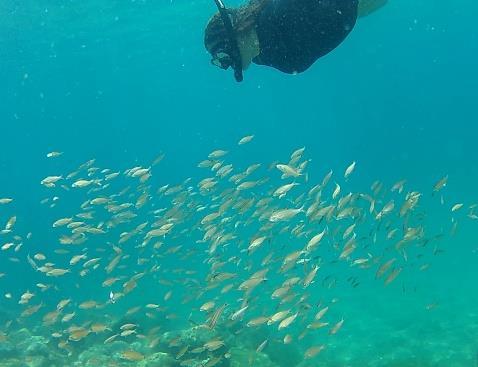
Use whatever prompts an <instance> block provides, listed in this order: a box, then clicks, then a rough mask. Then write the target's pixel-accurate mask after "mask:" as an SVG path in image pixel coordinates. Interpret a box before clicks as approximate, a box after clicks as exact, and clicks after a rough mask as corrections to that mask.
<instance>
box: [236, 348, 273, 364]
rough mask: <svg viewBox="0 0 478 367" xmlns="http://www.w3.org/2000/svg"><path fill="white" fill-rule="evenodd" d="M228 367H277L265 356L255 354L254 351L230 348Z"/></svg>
mask: <svg viewBox="0 0 478 367" xmlns="http://www.w3.org/2000/svg"><path fill="white" fill-rule="evenodd" d="M230 353H231V358H230V362H231V364H230V367H244V366H254V367H278V365H277V364H275V363H274V362H272V361H271V360H270V358H269V356H268V355H267V354H264V353H257V352H256V351H255V350H248V349H241V348H231V350H230Z"/></svg>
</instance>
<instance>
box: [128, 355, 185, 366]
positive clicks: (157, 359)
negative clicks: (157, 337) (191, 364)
mask: <svg viewBox="0 0 478 367" xmlns="http://www.w3.org/2000/svg"><path fill="white" fill-rule="evenodd" d="M137 366H138V367H174V366H177V361H176V360H175V359H174V358H173V357H171V356H170V355H169V354H167V353H154V354H151V355H149V356H147V357H146V358H145V359H144V360H142V361H141V362H139V363H138V364H137Z"/></svg>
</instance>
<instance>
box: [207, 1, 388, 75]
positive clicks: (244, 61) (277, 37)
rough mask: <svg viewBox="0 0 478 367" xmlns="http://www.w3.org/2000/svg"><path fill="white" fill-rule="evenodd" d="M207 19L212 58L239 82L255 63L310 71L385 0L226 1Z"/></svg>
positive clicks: (291, 69)
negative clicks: (239, 4) (241, 3)
mask: <svg viewBox="0 0 478 367" xmlns="http://www.w3.org/2000/svg"><path fill="white" fill-rule="evenodd" d="M214 1H215V3H216V6H217V8H218V10H219V11H218V13H216V14H215V15H214V16H213V17H212V18H211V19H210V20H209V22H208V24H207V26H206V29H205V35H204V45H205V47H206V49H207V51H208V52H209V53H210V54H211V55H212V60H211V62H212V63H213V64H214V65H216V66H218V67H220V68H222V69H228V68H229V67H232V68H233V70H234V76H235V78H236V80H237V81H238V82H240V81H242V79H243V75H242V72H243V70H245V69H247V68H248V66H249V65H250V64H251V63H255V64H258V65H265V66H270V67H273V68H275V69H278V70H280V71H282V72H284V73H288V74H297V73H302V72H304V71H305V70H307V69H308V68H309V67H310V66H311V65H312V64H314V62H315V61H317V59H319V58H321V57H322V56H324V55H326V54H328V53H329V52H331V51H332V50H333V49H335V48H336V47H337V46H339V45H340V44H341V43H342V42H343V41H344V40H345V38H346V37H347V36H348V34H349V33H350V32H351V31H352V29H353V28H354V26H355V23H356V21H357V18H358V17H360V16H365V15H368V14H370V13H371V12H373V11H375V10H377V9H379V8H381V7H382V6H383V5H385V4H386V3H387V0H250V2H249V3H248V4H247V5H245V6H242V7H240V8H237V9H227V8H226V7H225V6H224V3H223V2H222V0H214Z"/></svg>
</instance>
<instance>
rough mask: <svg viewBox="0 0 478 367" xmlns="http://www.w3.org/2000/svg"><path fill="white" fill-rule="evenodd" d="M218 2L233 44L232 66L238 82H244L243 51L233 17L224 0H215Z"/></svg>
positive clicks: (218, 7) (230, 41)
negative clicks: (238, 40) (233, 23)
mask: <svg viewBox="0 0 478 367" xmlns="http://www.w3.org/2000/svg"><path fill="white" fill-rule="evenodd" d="M214 2H215V3H216V6H217V9H218V10H219V14H220V15H221V19H222V22H223V23H224V28H225V29H226V34H227V37H228V38H229V44H230V45H231V50H230V51H231V55H230V56H231V60H232V68H233V69H234V78H236V81H237V82H242V80H243V76H242V60H241V52H240V51H239V45H238V43H237V37H236V33H235V32H234V28H233V27H232V22H231V18H230V17H229V14H228V11H227V9H226V6H225V5H224V3H223V2H222V0H214Z"/></svg>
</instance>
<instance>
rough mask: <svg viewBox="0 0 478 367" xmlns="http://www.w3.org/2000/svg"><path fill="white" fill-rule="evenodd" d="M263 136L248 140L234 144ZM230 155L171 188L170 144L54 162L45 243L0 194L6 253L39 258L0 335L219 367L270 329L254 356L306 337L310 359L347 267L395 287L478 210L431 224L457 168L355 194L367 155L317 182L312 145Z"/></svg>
mask: <svg viewBox="0 0 478 367" xmlns="http://www.w3.org/2000/svg"><path fill="white" fill-rule="evenodd" d="M253 140H254V136H253V135H249V136H246V137H244V138H242V139H240V140H239V142H238V147H237V148H236V149H247V145H248V144H250V143H251V142H252V141H253ZM229 155H230V152H229V151H226V150H222V149H218V150H214V151H212V152H211V153H210V154H209V155H208V156H207V157H206V159H204V160H202V161H201V162H199V163H198V167H199V169H200V175H201V178H200V179H198V178H197V176H195V178H187V179H185V180H184V181H183V182H181V183H179V184H175V185H173V184H166V183H165V184H158V182H161V181H163V180H164V178H165V177H167V175H166V173H163V172H162V171H161V164H160V163H161V161H162V160H163V159H164V154H161V155H160V156H159V157H158V158H157V159H156V160H155V161H154V162H152V163H151V165H149V166H145V167H143V166H135V167H132V168H128V169H126V170H121V171H120V170H112V169H108V168H101V167H99V166H98V165H97V162H96V161H95V160H94V159H93V160H89V161H87V162H85V163H84V164H82V165H80V166H79V167H78V168H76V169H74V170H73V171H71V172H67V173H58V172H56V173H55V172H54V173H53V174H51V175H48V176H46V177H44V178H43V179H42V180H41V181H40V184H41V185H42V186H44V190H45V192H46V193H47V197H46V198H44V199H43V200H41V204H42V207H43V208H44V209H45V210H48V211H50V212H51V213H55V214H57V213H62V215H57V216H56V217H55V219H54V220H53V221H52V222H51V224H50V227H49V228H45V231H48V232H51V233H53V234H54V236H55V238H56V240H55V241H53V242H52V243H48V244H47V245H39V244H36V243H35V233H34V232H31V233H30V232H29V231H28V230H27V231H25V233H26V234H20V233H18V232H17V225H16V223H17V219H18V218H20V217H22V218H23V220H25V218H26V219H28V213H16V214H15V215H13V216H10V217H8V218H3V213H2V208H6V207H9V206H14V205H15V198H9V197H4V198H0V220H4V225H3V229H1V230H0V241H1V242H0V248H1V251H0V256H1V262H2V263H3V264H6V263H7V262H9V263H11V264H10V265H9V268H12V266H13V267H15V266H19V267H20V265H23V266H27V267H28V272H29V274H30V275H28V276H29V277H31V279H32V280H33V281H32V283H31V286H30V287H28V288H26V289H21V290H19V289H14V288H12V289H10V288H9V282H12V280H13V279H14V278H15V277H16V276H17V275H18V274H16V273H15V271H8V272H3V270H2V269H0V271H1V273H0V282H2V283H1V284H2V290H3V294H2V298H3V300H2V301H1V303H0V305H1V307H2V308H8V309H10V310H12V311H11V312H12V313H13V315H12V317H11V319H9V320H7V321H6V322H5V323H3V324H2V325H0V334H1V335H2V336H3V337H4V338H6V339H8V335H9V333H10V332H11V331H12V330H13V329H14V328H15V327H17V326H18V325H23V326H25V325H28V327H30V328H32V329H34V330H35V333H38V334H42V335H48V336H49V338H50V340H51V342H52V343H51V344H53V345H54V346H55V348H57V349H58V351H60V352H61V353H64V354H65V356H67V357H68V358H72V360H74V358H75V355H77V353H78V352H79V351H80V350H81V348H82V345H83V344H82V343H85V342H87V341H91V342H95V343H98V342H101V343H105V344H108V343H115V342H116V341H119V340H123V341H128V342H130V341H133V340H134V341H141V342H142V345H143V347H142V349H141V350H135V349H134V348H128V349H125V350H123V351H122V353H121V359H122V360H123V361H125V362H131V363H136V362H138V361H142V360H143V359H144V358H145V357H146V356H147V354H148V353H150V352H152V351H157V350H161V351H164V352H165V353H168V354H170V355H171V356H173V357H174V358H175V360H176V361H177V365H178V366H205V367H206V366H207V367H212V366H228V360H229V358H230V355H231V353H230V348H231V347H233V346H234V344H235V341H234V338H235V337H237V338H238V337H240V335H241V334H245V333H248V332H250V330H266V332H264V334H263V335H265V337H264V338H263V339H264V340H259V341H258V342H257V345H255V352H256V353H267V349H268V348H269V346H270V344H271V343H282V344H284V345H289V344H293V343H297V342H299V341H300V342H301V346H303V345H307V347H306V348H303V347H301V348H302V349H303V350H302V353H303V359H304V360H314V359H318V358H320V356H321V352H322V351H323V350H324V349H326V348H327V344H328V343H329V341H330V340H333V338H338V337H340V335H341V334H342V333H347V330H346V326H347V315H344V314H342V313H341V311H340V297H339V298H337V297H335V296H334V293H333V288H334V286H335V284H336V282H337V281H341V279H340V276H339V275H337V270H336V269H343V268H346V269H349V270H350V272H351V274H355V275H353V276H352V275H350V276H347V277H346V279H345V280H343V281H344V282H346V283H348V284H349V286H350V288H351V289H354V288H356V287H357V286H359V285H360V274H363V273H366V274H369V273H371V274H373V278H375V279H376V282H382V283H383V284H384V286H389V285H390V284H391V283H396V282H399V279H400V277H401V276H403V274H405V273H413V272H416V271H425V270H426V269H427V267H428V266H429V265H430V264H429V262H430V261H431V259H432V258H433V256H434V255H436V254H439V253H440V251H441V249H440V245H441V243H442V241H443V239H444V238H447V237H449V236H452V235H453V234H454V232H455V231H456V228H457V223H458V221H457V220H456V218H454V217H453V215H455V214H457V213H459V212H462V211H464V210H465V209H467V210H468V212H467V213H466V216H467V217H468V218H469V219H471V220H477V219H478V216H477V214H476V208H477V206H476V205H465V204H463V203H456V204H454V205H453V206H451V207H450V209H444V212H446V215H447V221H445V222H444V224H443V223H442V224H443V225H440V226H436V227H435V226H431V227H428V226H427V223H426V217H427V213H424V211H423V209H422V208H421V207H420V201H421V199H422V197H423V196H424V195H427V196H430V197H431V196H432V197H433V198H434V200H441V201H442V204H443V205H445V204H444V200H443V196H440V195H441V194H442V191H443V190H445V188H446V186H447V184H448V176H445V177H443V178H442V179H440V180H439V181H437V183H436V184H435V185H434V186H432V187H431V188H430V192H424V193H421V192H417V191H414V190H409V189H408V188H407V185H408V183H407V181H405V180H401V181H398V182H397V183H395V184H393V185H392V186H391V187H389V188H387V187H386V185H385V184H384V183H382V182H380V181H376V182H373V183H372V185H371V187H370V189H369V190H367V191H366V192H353V191H351V189H352V188H351V187H350V186H351V180H352V179H353V176H354V175H355V174H356V173H355V171H356V169H357V168H358V167H359V164H358V163H356V162H352V163H350V164H349V165H348V166H345V165H344V166H345V168H344V170H343V171H342V172H339V173H336V172H333V171H328V172H327V173H325V174H324V175H323V177H321V178H320V179H319V180H318V182H311V181H312V180H311V177H313V176H317V174H316V173H313V172H309V171H308V166H309V163H310V160H309V159H307V158H306V157H305V148H300V149H297V150H295V151H293V152H292V154H291V155H288V156H287V157H283V158H284V159H283V160H281V161H276V162H273V163H270V164H264V163H261V162H254V163H252V164H250V165H248V166H245V167H242V166H239V165H237V166H236V164H234V162H232V161H229V160H228V157H229ZM65 156H66V154H65V155H63V153H62V152H51V153H48V154H47V158H48V159H56V160H62V159H65V158H64V157H65ZM156 177H160V178H158V180H155V178H156ZM73 205H76V207H77V210H76V211H73V212H72V211H71V208H72V206H73ZM64 208H67V210H68V212H64ZM449 214H450V217H448V215H449ZM412 256H413V258H414V261H410V259H411V257H412ZM24 276H26V275H24ZM397 288H399V287H397ZM397 291H398V290H397ZM86 294H89V296H88V297H86V296H85V295H86ZM144 300H147V301H144ZM187 328H193V329H197V330H204V331H205V332H207V333H208V334H207V335H209V337H208V340H197V341H194V340H192V341H191V340H185V339H184V338H181V337H179V336H178V335H180V334H178V332H179V331H180V330H184V329H187ZM226 330H227V332H226ZM231 335H233V336H234V337H233V338H231V337H230V336H231ZM252 365H254V364H253V361H251V366H252Z"/></svg>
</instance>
